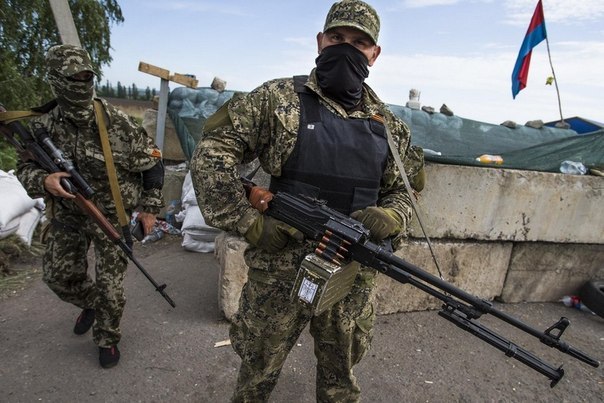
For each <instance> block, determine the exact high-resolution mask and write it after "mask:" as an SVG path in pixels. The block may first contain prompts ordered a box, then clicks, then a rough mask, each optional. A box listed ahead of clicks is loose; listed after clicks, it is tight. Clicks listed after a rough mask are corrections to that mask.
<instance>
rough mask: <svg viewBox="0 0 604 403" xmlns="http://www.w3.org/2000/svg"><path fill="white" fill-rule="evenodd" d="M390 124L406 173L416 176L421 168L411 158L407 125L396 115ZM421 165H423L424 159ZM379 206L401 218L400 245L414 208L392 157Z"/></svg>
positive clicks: (395, 242) (396, 240)
mask: <svg viewBox="0 0 604 403" xmlns="http://www.w3.org/2000/svg"><path fill="white" fill-rule="evenodd" d="M386 121H387V122H388V124H389V128H390V132H391V134H392V137H393V140H394V143H395V144H396V146H397V147H398V153H399V155H400V157H401V161H403V165H404V168H405V171H407V175H408V177H411V176H412V175H416V173H417V171H418V169H419V167H418V166H417V164H416V163H415V162H414V161H415V159H414V158H410V156H411V155H412V153H411V152H410V150H412V148H411V145H410V143H411V133H410V131H409V128H408V127H407V125H406V124H405V123H404V122H403V121H402V120H400V119H399V118H397V117H395V116H394V115H390V116H387V120H386ZM421 164H422V165H423V158H422V162H421ZM378 205H379V206H381V207H389V208H392V209H394V210H395V211H396V212H397V213H398V214H399V215H400V217H401V223H402V228H403V230H402V231H401V233H400V234H399V235H398V236H397V237H396V238H395V240H394V244H395V247H396V245H398V244H399V243H400V240H401V238H402V237H403V236H404V234H405V233H406V229H407V225H408V224H409V222H410V221H411V216H412V213H413V208H412V204H411V199H410V195H409V193H408V192H407V189H406V187H405V183H404V181H403V179H402V178H401V174H400V171H399V169H398V167H397V166H396V162H395V161H394V158H393V157H392V155H389V157H388V163H387V166H386V170H385V172H384V176H383V178H382V189H381V191H380V197H379V200H378Z"/></svg>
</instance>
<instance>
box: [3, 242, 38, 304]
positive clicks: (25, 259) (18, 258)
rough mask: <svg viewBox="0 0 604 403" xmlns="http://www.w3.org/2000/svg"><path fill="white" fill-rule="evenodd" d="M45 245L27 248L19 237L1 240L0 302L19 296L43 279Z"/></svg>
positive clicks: (33, 244)
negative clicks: (35, 282) (19, 293)
mask: <svg viewBox="0 0 604 403" xmlns="http://www.w3.org/2000/svg"><path fill="white" fill-rule="evenodd" d="M43 251H44V245H42V244H41V243H39V242H32V245H31V246H27V244H26V243H25V242H23V241H22V240H21V238H19V237H18V236H17V235H11V236H9V237H7V238H4V239H0V300H3V299H5V298H8V297H10V296H12V295H16V294H18V292H19V291H23V290H24V289H26V288H27V287H28V286H29V285H30V284H31V283H33V282H34V281H35V280H37V279H39V278H40V277H42V254H43Z"/></svg>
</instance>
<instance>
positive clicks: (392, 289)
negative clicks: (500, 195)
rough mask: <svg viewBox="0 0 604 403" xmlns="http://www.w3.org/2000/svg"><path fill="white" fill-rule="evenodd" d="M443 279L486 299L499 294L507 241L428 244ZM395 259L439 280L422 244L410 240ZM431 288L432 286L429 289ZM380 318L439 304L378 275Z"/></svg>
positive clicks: (508, 246) (508, 252) (507, 253)
mask: <svg viewBox="0 0 604 403" xmlns="http://www.w3.org/2000/svg"><path fill="white" fill-rule="evenodd" d="M432 247H433V249H434V254H435V255H436V259H437V260H438V263H439V267H440V269H441V271H442V275H443V279H444V280H445V281H447V282H449V283H451V284H452V285H454V286H455V287H457V288H459V289H461V290H463V291H465V292H467V293H469V294H472V295H475V296H477V297H479V298H482V299H486V300H493V299H494V298H495V297H497V296H499V295H500V294H501V290H502V289H503V284H504V281H505V276H506V273H507V267H508V263H509V260H510V255H511V251H512V244H511V243H509V242H488V243H485V242H482V243H477V242H464V241H440V240H439V241H434V240H433V241H432ZM395 254H396V256H398V257H400V258H401V259H404V260H406V261H407V262H409V263H411V264H413V265H415V266H418V267H419V268H421V269H422V270H424V271H425V272H428V273H430V274H432V275H433V276H435V277H437V278H440V276H439V274H438V269H437V267H436V264H435V263H434V260H433V258H432V255H431V253H430V249H429V247H428V244H427V242H426V241H423V240H416V239H410V240H408V241H407V242H405V243H404V244H403V245H402V246H401V248H400V249H399V250H397V251H396V253H395ZM432 288H435V287H432ZM376 301H377V313H378V314H380V315H383V314H389V313H396V312H409V311H421V310H426V309H437V308H440V307H441V305H442V302H441V301H440V300H439V299H437V298H435V297H432V296H430V295H429V294H427V293H426V292H424V291H421V290H420V289H418V288H416V287H414V286H411V285H408V284H401V283H399V282H398V281H396V280H394V279H392V278H390V277H388V276H386V275H384V274H380V275H379V276H378V279H377V296H376Z"/></svg>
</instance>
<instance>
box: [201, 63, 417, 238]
mask: <svg viewBox="0 0 604 403" xmlns="http://www.w3.org/2000/svg"><path fill="white" fill-rule="evenodd" d="M306 86H307V87H308V88H310V89H311V90H312V91H313V92H315V93H316V94H317V95H318V96H319V99H320V102H321V103H323V104H324V105H326V106H327V108H328V109H329V110H331V111H332V112H333V113H335V114H338V115H340V116H342V117H344V118H351V119H356V118H360V119H367V118H369V117H371V116H372V115H374V114H380V115H382V116H384V117H385V118H386V123H387V124H388V126H389V128H390V131H391V133H392V136H393V138H394V142H395V144H397V147H398V152H399V154H400V156H401V159H402V160H403V162H404V164H405V170H407V173H408V175H409V176H412V175H414V174H415V173H417V172H418V171H419V170H420V169H421V168H422V167H423V158H422V159H421V161H419V162H418V161H417V160H415V159H411V158H407V155H408V151H409V148H410V132H409V129H408V127H407V126H406V125H405V123H404V122H403V121H402V120H400V119H399V118H398V117H396V116H395V115H394V114H393V113H392V112H391V111H390V110H389V109H388V108H387V107H386V105H385V104H384V103H383V102H382V101H381V100H380V99H379V98H378V97H377V95H376V94H375V93H374V92H373V90H372V89H371V88H370V87H369V86H367V85H364V91H363V99H362V104H363V110H362V111H355V112H353V113H352V114H350V115H348V114H347V113H346V111H345V110H344V109H343V108H342V107H341V106H340V105H339V104H337V103H335V102H333V101H332V100H330V99H329V98H327V97H325V96H324V95H323V94H322V92H321V89H320V88H319V87H318V85H317V83H316V77H315V74H314V70H313V72H311V75H310V76H309V80H308V82H307V83H306ZM212 120H213V121H212ZM299 120H300V101H299V98H298V94H297V93H296V92H295V91H294V85H293V78H284V79H276V80H272V81H268V82H266V83H264V84H262V85H261V86H260V87H258V88H256V89H254V90H253V91H251V92H250V93H247V94H236V95H235V96H234V97H233V98H232V99H231V101H230V102H229V103H228V104H226V105H224V106H223V107H222V108H221V109H220V110H219V111H218V112H217V113H216V115H215V116H214V117H213V118H210V120H208V122H206V127H208V126H212V127H213V128H212V129H211V130H209V131H208V132H204V135H203V137H202V139H201V141H200V142H199V144H198V146H197V148H196V150H195V153H194V155H193V158H192V161H191V171H192V176H193V183H194V186H195V189H196V192H197V197H198V202H199V206H201V208H202V213H203V216H204V218H205V220H206V221H207V222H208V223H209V224H210V225H213V226H215V227H218V228H221V229H223V230H226V231H237V232H238V233H239V234H245V232H246V231H247V229H248V228H249V227H250V225H251V224H252V222H253V221H254V220H255V219H256V217H257V215H258V212H257V211H256V210H254V209H253V208H252V207H251V206H250V204H249V202H248V201H247V199H246V197H245V193H244V191H243V188H242V186H241V183H240V181H239V176H238V171H237V165H238V164H241V163H244V162H250V161H252V160H254V159H255V158H256V157H257V158H258V159H259V161H260V163H261V165H262V168H263V170H264V171H265V172H266V173H268V174H270V175H274V176H279V175H280V174H281V167H282V166H283V165H284V163H285V161H286V160H287V158H288V157H289V155H290V153H291V152H292V150H293V148H294V145H295V142H296V137H297V133H298V126H299ZM378 205H379V206H383V207H391V208H393V209H395V210H396V211H397V212H398V213H399V214H400V216H401V217H402V218H403V221H404V223H405V225H406V224H407V223H408V222H409V220H410V217H411V202H410V200H409V195H408V193H407V191H406V190H405V186H404V183H403V180H402V179H401V178H400V174H399V170H398V168H397V167H396V165H395V163H394V159H393V158H392V156H390V157H389V158H388V163H387V167H386V170H385V172H384V174H383V177H382V183H381V190H380V195H379V200H378Z"/></svg>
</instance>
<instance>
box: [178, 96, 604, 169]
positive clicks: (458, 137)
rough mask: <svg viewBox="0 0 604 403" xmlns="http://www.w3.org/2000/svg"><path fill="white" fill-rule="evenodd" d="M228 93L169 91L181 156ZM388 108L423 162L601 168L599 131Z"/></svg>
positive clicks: (603, 146)
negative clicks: (490, 159) (486, 158)
mask: <svg viewBox="0 0 604 403" xmlns="http://www.w3.org/2000/svg"><path fill="white" fill-rule="evenodd" d="M234 93H235V91H223V92H218V91H215V90H213V89H211V88H197V89H190V88H185V87H182V88H177V89H175V90H174V91H172V92H171V93H170V97H169V101H168V114H169V116H170V117H171V118H172V120H173V122H174V125H175V126H176V130H177V133H178V136H179V139H180V143H181V145H182V148H183V151H184V153H185V156H186V157H187V158H190V157H191V155H192V153H193V150H194V148H195V145H196V144H197V142H198V141H199V138H200V137H201V132H202V128H203V125H204V123H205V120H206V119H207V118H208V117H209V116H210V115H212V114H213V113H214V112H215V111H216V110H217V109H218V108H219V107H220V106H221V105H222V104H223V103H225V102H226V101H227V100H229V99H230V98H231V97H232V96H233V94H234ZM389 107H390V109H391V110H392V111H393V112H394V113H395V114H396V115H397V116H399V117H400V118H401V119H403V121H405V122H406V123H407V124H408V125H409V127H410V129H411V133H412V142H413V144H415V145H418V146H420V147H422V148H423V149H424V152H425V157H426V160H427V161H434V162H439V163H446V164H455V165H476V166H485V164H483V163H481V162H478V161H477V160H476V158H477V157H479V156H480V155H483V154H491V155H498V156H501V157H502V158H503V164H501V165H497V166H499V167H503V168H512V169H527V170H534V171H546V172H560V164H561V163H562V162H563V161H575V162H580V163H583V164H584V165H585V166H586V167H588V168H594V169H598V170H602V169H603V168H604V130H599V131H595V132H592V133H587V134H581V135H579V134H577V132H575V131H573V130H564V129H557V128H553V127H549V126H544V127H542V128H540V129H534V128H531V127H528V126H522V125H518V126H516V128H514V129H512V128H509V127H507V126H502V125H496V124H490V123H485V122H478V121H475V120H471V119H465V118H461V117H458V116H445V115H444V114H442V113H432V114H430V113H427V112H424V111H422V110H414V109H410V108H407V107H404V106H399V105H389Z"/></svg>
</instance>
